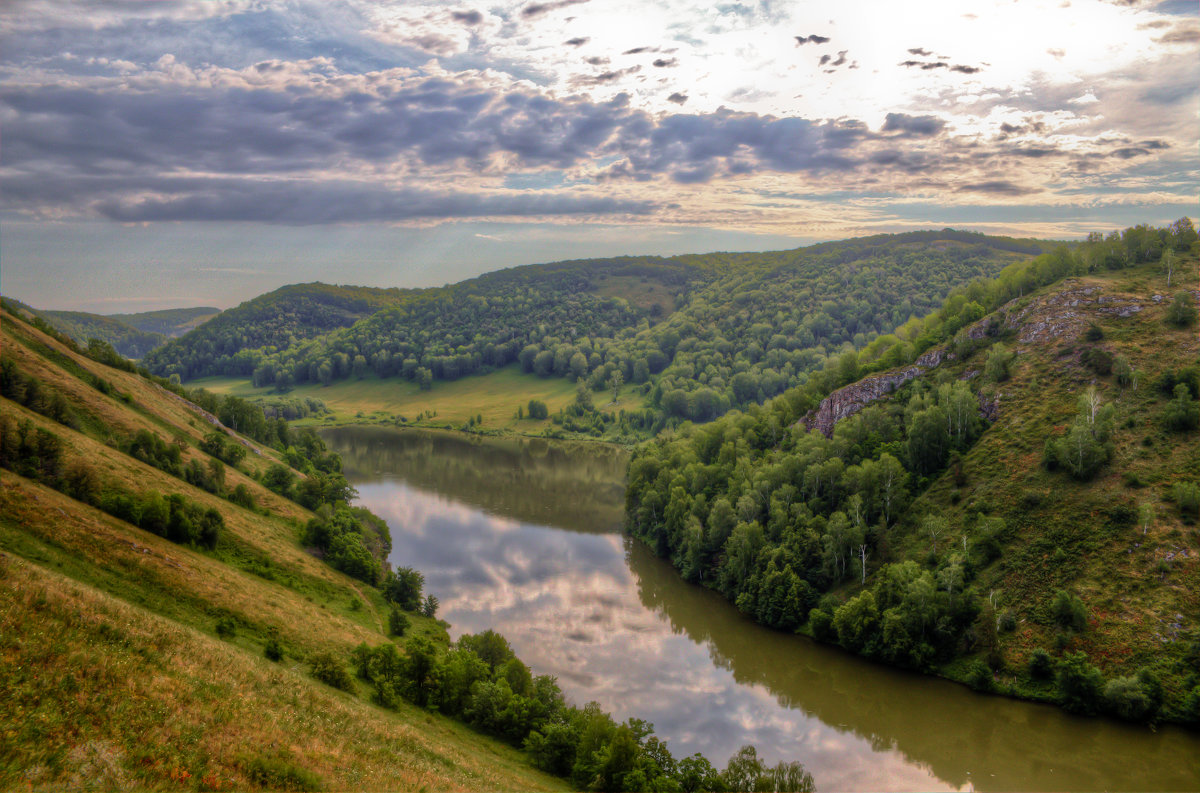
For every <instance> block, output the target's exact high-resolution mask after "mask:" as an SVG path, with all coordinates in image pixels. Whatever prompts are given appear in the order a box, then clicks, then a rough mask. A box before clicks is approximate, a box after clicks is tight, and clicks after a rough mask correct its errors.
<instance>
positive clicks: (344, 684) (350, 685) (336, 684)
mask: <svg viewBox="0 0 1200 793" xmlns="http://www.w3.org/2000/svg"><path fill="white" fill-rule="evenodd" d="M308 665H309V668H310V669H311V670H312V676H313V677H315V678H316V679H317V680H320V681H321V682H322V683H324V684H325V685H327V686H332V687H333V688H336V689H340V690H341V691H353V690H354V680H353V678H351V677H350V673H349V672H347V671H346V666H345V664H343V663H342V662H341V660H339V659H338V658H337V657H336V656H335V655H334V654H333V653H329V652H321V653H316V654H315V655H313V656H312V657H311V658H309V659H308Z"/></svg>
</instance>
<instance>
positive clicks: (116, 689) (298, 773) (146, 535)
mask: <svg viewBox="0 0 1200 793" xmlns="http://www.w3.org/2000/svg"><path fill="white" fill-rule="evenodd" d="M0 325H2V326H3V327H2V332H3V348H4V355H5V357H6V358H7V359H8V360H9V361H10V362H15V364H16V367H17V371H18V372H19V373H20V375H21V376H23V377H27V378H33V379H35V380H36V381H37V382H38V384H39V387H40V389H41V393H42V394H43V395H49V394H56V395H58V396H59V397H61V400H62V402H63V403H65V405H66V411H67V412H66V413H64V414H62V415H64V416H67V417H69V418H68V421H69V423H71V424H74V425H75V427H76V428H72V427H70V426H67V425H64V424H63V423H60V422H59V421H54V420H52V419H51V418H49V417H48V416H46V415H44V414H43V413H42V412H35V411H34V410H31V409H29V408H27V407H25V406H23V405H20V404H17V403H15V402H12V401H10V400H8V399H3V400H0V417H2V418H3V420H4V421H6V422H7V424H6V426H11V425H12V424H13V423H14V422H15V423H19V424H21V425H24V426H26V427H27V428H31V429H33V430H34V431H36V430H42V431H44V433H46V434H53V435H54V436H55V437H57V438H59V439H60V440H61V444H62V458H61V462H60V465H61V466H62V468H63V470H65V471H66V472H67V476H68V478H70V476H71V473H72V472H75V471H78V470H80V469H82V468H83V467H86V468H87V470H89V471H90V472H91V475H92V476H93V477H95V478H96V479H98V480H100V481H103V482H106V483H108V485H109V486H110V487H114V488H118V489H121V490H124V491H126V492H129V493H132V494H138V495H144V494H148V493H152V492H159V493H172V492H174V493H180V494H182V495H184V497H185V498H187V499H188V500H190V501H193V502H195V503H198V504H200V505H201V506H202V507H206V508H207V507H211V508H214V509H217V510H219V511H220V512H221V514H222V516H223V518H224V526H223V531H222V533H221V537H220V539H219V541H218V542H217V544H216V547H215V548H214V549H213V550H211V551H206V550H204V549H203V548H199V547H194V546H190V545H187V544H183V545H181V544H178V543H174V542H170V541H169V540H167V539H165V538H163V537H159V536H155V535H154V534H152V533H150V532H147V531H144V530H142V529H138V528H136V527H134V526H132V525H130V524H129V523H127V522H125V521H122V520H118V519H116V518H114V517H112V516H111V515H108V514H105V513H104V512H103V511H101V510H100V509H97V508H95V507H93V506H91V505H89V504H87V503H84V502H82V501H80V500H78V499H76V498H72V497H69V496H68V495H66V494H65V493H63V492H60V491H58V490H55V489H51V488H50V487H48V486H46V485H45V484H41V483H39V482H38V481H35V480H34V479H30V478H27V477H24V476H19V475H17V474H15V473H13V472H12V471H9V470H4V471H0V482H2V485H3V486H2V488H0V588H2V589H3V590H4V596H3V598H0V602H2V603H3V606H2V607H0V624H2V625H3V628H2V629H0V636H3V637H4V638H3V639H2V640H0V652H3V654H4V657H5V663H4V664H3V665H2V666H3V670H4V671H3V672H0V677H2V678H3V680H2V682H0V686H2V687H3V688H4V690H5V691H6V692H7V694H6V699H7V701H8V702H9V705H10V706H9V707H7V708H5V709H3V710H4V713H3V716H0V721H3V722H4V723H3V724H2V725H0V732H3V734H5V735H7V736H9V740H8V741H6V742H5V744H4V747H5V748H4V749H3V750H2V751H0V786H2V787H5V788H8V787H13V786H17V785H18V784H20V785H25V784H27V783H28V784H31V785H33V787H35V788H55V787H62V786H100V787H105V786H108V787H112V786H117V787H130V786H149V787H162V786H178V785H183V786H184V787H187V788H191V789H196V788H199V789H210V790H211V789H228V788H235V789H236V788H246V787H256V786H262V787H271V788H290V789H309V788H311V787H314V786H320V787H331V788H335V789H339V788H355V787H371V788H387V789H417V788H421V787H425V788H427V789H443V788H444V789H477V788H491V789H525V788H529V789H559V788H561V787H562V783H561V782H558V781H555V780H554V779H552V778H550V777H546V776H544V775H542V774H540V773H539V772H537V771H535V770H534V769H533V768H532V767H530V765H529V763H528V761H527V759H526V758H525V757H523V756H522V755H521V754H520V753H519V752H518V751H516V750H515V749H512V748H510V747H508V746H506V745H504V744H501V743H497V742H495V741H493V740H491V739H489V738H485V737H483V736H481V735H479V734H478V733H475V732H473V731H471V730H469V729H468V728H466V727H465V726H463V725H460V724H457V723H454V722H451V721H449V720H447V719H445V718H443V717H438V716H434V715H432V714H430V713H428V712H424V711H421V710H419V709H417V708H415V707H413V706H409V705H406V704H404V703H400V704H398V705H397V707H396V709H395V710H384V709H381V708H378V707H375V706H373V705H369V704H367V703H366V702H365V701H364V700H363V699H361V698H359V697H356V696H351V695H349V694H346V693H341V692H338V691H335V690H334V689H331V688H329V687H328V686H325V685H323V684H321V683H319V682H317V681H315V680H313V679H312V678H311V677H310V676H309V674H308V666H307V664H306V663H305V660H306V659H307V658H309V657H310V656H311V655H313V654H314V653H317V652H320V651H322V650H326V651H336V652H339V653H344V652H345V651H346V650H347V649H348V648H349V647H351V646H353V645H354V644H357V643H360V642H364V641H365V642H367V643H369V644H379V643H381V642H386V641H387V638H386V633H385V629H386V625H385V623H386V616H387V611H386V609H387V604H386V602H385V601H384V599H383V598H382V596H381V595H380V593H379V591H378V590H376V589H374V588H372V587H367V586H364V585H363V584H361V583H359V582H356V581H354V580H353V579H350V578H348V577H346V576H345V575H343V574H341V573H339V572H337V571H335V570H333V569H331V568H330V567H329V566H328V565H326V564H324V563H322V562H321V561H319V560H318V559H316V558H314V557H313V556H312V555H311V554H309V553H307V552H305V551H304V550H303V548H302V547H301V545H300V542H299V532H300V528H301V527H302V525H303V522H304V521H306V520H307V518H308V517H309V516H311V513H309V512H307V510H304V509H303V508H301V507H300V506H299V505H297V504H295V503H293V502H291V501H289V500H286V499H283V498H280V497H279V496H278V495H276V494H275V493H273V492H271V491H269V490H267V489H266V488H265V487H263V485H262V484H261V483H260V482H258V481H257V480H256V479H255V478H254V477H252V476H250V475H249V474H252V473H254V472H255V471H256V470H258V469H261V468H262V467H263V466H264V465H267V464H272V463H275V462H276V459H275V458H274V454H273V452H270V451H269V450H264V451H263V454H262V456H261V457H260V456H259V455H253V454H252V455H250V459H248V460H247V461H246V462H245V463H243V467H244V469H245V471H244V472H243V471H241V470H236V469H235V468H233V467H232V466H230V467H228V468H227V469H226V477H227V480H226V481H227V486H228V487H230V488H232V487H234V486H235V485H236V484H243V485H245V486H246V487H247V489H248V490H249V491H250V492H251V494H252V495H253V499H254V503H255V507H254V508H252V509H248V508H245V507H241V506H237V505H234V504H232V503H230V502H229V501H227V500H225V499H222V498H220V497H219V496H217V495H216V494H213V493H209V492H205V491H204V490H202V489H200V488H196V487H193V486H190V485H188V484H186V483H184V482H182V481H180V480H179V479H177V478H175V477H172V476H170V475H169V474H167V473H166V472H164V471H162V470H159V469H158V468H155V467H152V466H150V465H147V464H145V463H143V462H141V461H139V460H137V459H134V458H133V457H130V456H129V455H128V454H125V453H123V452H122V451H121V450H120V449H119V448H114V447H119V446H120V439H121V438H123V437H125V436H127V435H129V434H132V433H134V432H136V431H137V430H138V429H150V430H151V431H154V432H156V433H163V434H166V433H169V434H170V436H174V437H176V438H179V439H180V442H181V443H182V444H184V445H186V447H187V449H186V455H185V456H186V457H191V456H193V455H203V453H202V452H200V451H199V450H198V449H197V448H195V444H197V443H198V442H199V441H200V440H201V439H202V438H203V437H204V435H205V434H206V431H207V430H208V429H210V427H208V425H206V423H205V422H204V421H202V420H201V419H200V417H199V416H198V415H197V414H196V413H195V411H194V410H192V409H189V408H188V407H186V406H185V405H184V404H183V403H182V402H180V401H178V400H177V399H175V398H173V396H172V395H170V394H169V393H168V392H166V391H163V390H162V389H159V388H158V387H157V386H154V385H153V384H150V383H147V382H146V381H144V380H143V379H142V378H140V377H138V376H137V375H134V374H130V373H127V372H123V371H119V370H114V369H110V368H108V367H105V366H102V365H100V364H97V363H96V362H94V361H91V360H89V359H88V358H86V357H84V356H82V355H79V354H77V353H75V352H73V351H71V350H69V349H68V348H66V347H64V346H63V345H61V344H58V343H57V342H56V341H55V340H54V339H52V338H50V337H48V336H46V335H44V334H42V333H40V332H39V331H37V330H36V329H34V328H32V327H30V326H27V325H24V324H23V323H20V322H17V321H14V320H13V319H12V318H11V317H10V316H7V315H5V316H4V317H3V321H2V322H0ZM93 378H94V379H96V380H102V381H104V382H107V383H109V384H110V385H111V386H112V391H113V394H115V395H116V396H109V395H106V394H103V393H101V392H100V391H99V390H98V389H96V388H95V387H94V386H92V385H90V384H89V383H88V382H87V381H88V380H89V379H93ZM38 404H39V405H40V406H42V407H44V404H43V403H38ZM11 440H12V436H11V435H8V434H7V432H6V434H5V437H4V439H3V441H4V445H5V447H6V450H5V452H6V459H11V455H12V454H13V453H14V449H13V447H12V443H11ZM256 446H257V444H256ZM254 458H258V459H257V462H252V461H251V460H252V459H254ZM222 621H225V622H224V624H225V625H228V626H232V631H233V633H232V635H230V634H228V633H225V635H224V636H223V637H220V636H217V635H216V634H217V630H218V628H217V626H218V624H219V623H221V622H222ZM410 621H411V622H412V623H413V626H412V628H411V629H410V630H409V631H408V633H407V638H408V639H409V640H412V639H414V638H417V637H428V638H430V639H432V640H434V641H436V642H439V643H443V644H444V643H445V642H446V634H445V630H444V628H443V627H442V626H441V625H439V624H438V623H437V622H436V621H434V620H432V619H427V618H424V617H421V616H420V615H416V614H413V615H410ZM272 639H273V640H275V641H277V642H278V643H279V644H280V646H281V647H282V649H283V652H284V657H283V660H282V662H281V663H272V662H270V661H267V660H265V659H264V658H263V657H262V654H263V648H264V646H265V645H266V644H267V643H268V642H269V641H271V640H272ZM148 736H154V737H153V739H152V740H148Z"/></svg>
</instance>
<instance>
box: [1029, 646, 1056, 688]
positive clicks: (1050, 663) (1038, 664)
mask: <svg viewBox="0 0 1200 793" xmlns="http://www.w3.org/2000/svg"><path fill="white" fill-rule="evenodd" d="M1053 674H1054V659H1053V658H1052V657H1051V656H1050V653H1048V652H1046V651H1045V650H1043V649H1042V648H1041V647H1039V648H1037V649H1036V650H1034V651H1033V653H1032V654H1031V655H1030V656H1029V676H1030V677H1032V678H1033V679H1034V680H1049V679H1050V677H1051V676H1052V675H1053Z"/></svg>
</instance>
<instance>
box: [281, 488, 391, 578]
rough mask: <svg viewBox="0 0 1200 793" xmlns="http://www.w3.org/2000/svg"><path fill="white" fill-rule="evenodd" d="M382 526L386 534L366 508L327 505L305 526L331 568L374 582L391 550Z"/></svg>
mask: <svg viewBox="0 0 1200 793" xmlns="http://www.w3.org/2000/svg"><path fill="white" fill-rule="evenodd" d="M285 470H286V469H285ZM381 527H382V531H383V532H384V533H386V531H387V524H385V523H383V521H381V520H380V519H379V518H377V517H375V516H374V515H372V514H371V513H370V512H369V511H367V510H365V509H362V508H359V507H353V508H352V507H347V506H346V505H344V504H337V505H336V506H330V505H328V504H326V505H324V506H322V507H321V508H320V509H319V510H318V512H317V515H316V517H314V518H312V519H311V520H309V522H308V524H307V525H306V526H305V528H304V542H305V543H306V544H308V545H311V546H313V547H315V548H319V549H320V550H322V551H323V552H324V554H325V561H326V562H328V563H329V565H330V566H331V567H334V568H335V569H337V570H341V571H342V572H343V573H345V574H346V575H348V576H350V577H352V578H357V579H359V580H360V581H365V582H367V583H368V584H375V583H376V582H377V581H378V580H379V576H380V572H381V570H382V564H381V559H384V558H386V557H387V552H388V551H389V550H391V537H390V536H386V537H384V536H381V535H380V530H381ZM385 540H386V541H385ZM385 591H386V590H385Z"/></svg>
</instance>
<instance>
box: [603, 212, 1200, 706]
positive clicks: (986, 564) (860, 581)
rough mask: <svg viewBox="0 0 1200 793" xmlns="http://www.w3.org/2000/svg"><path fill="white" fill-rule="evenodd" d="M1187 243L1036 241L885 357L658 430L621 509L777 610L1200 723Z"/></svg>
mask: <svg viewBox="0 0 1200 793" xmlns="http://www.w3.org/2000/svg"><path fill="white" fill-rule="evenodd" d="M1147 240H1151V241H1154V244H1147ZM1196 253H1197V251H1196V235H1195V232H1194V231H1192V229H1191V226H1190V224H1187V225H1186V226H1184V225H1182V224H1177V227H1173V228H1172V229H1169V230H1168V229H1163V230H1152V229H1148V228H1146V227H1135V228H1133V229H1128V230H1126V233H1125V234H1124V235H1116V236H1115V238H1113V237H1110V238H1108V239H1105V240H1101V239H1093V240H1090V241H1089V242H1088V243H1087V244H1085V245H1082V246H1080V247H1079V248H1077V249H1076V250H1075V251H1073V252H1070V253H1064V252H1056V253H1052V254H1048V255H1043V256H1039V257H1037V258H1035V259H1033V260H1031V261H1029V262H1027V263H1024V264H1022V265H1018V266H1014V267H1013V268H1010V269H1008V270H1006V271H1005V272H1004V273H1003V274H1002V275H1001V276H1000V277H999V278H998V279H996V280H994V281H991V282H980V283H978V284H972V285H970V286H969V287H967V288H966V289H963V290H956V292H955V293H953V294H952V295H951V297H950V298H949V299H948V300H947V301H946V303H945V304H944V306H943V307H942V308H941V309H940V310H939V311H937V312H935V313H933V314H931V315H929V316H928V317H926V318H925V319H924V320H922V321H920V322H916V323H908V324H907V326H906V327H902V328H901V329H899V330H898V331H897V334H896V336H897V340H898V341H899V342H900V346H898V347H896V348H895V350H896V352H895V357H894V358H892V359H891V360H890V361H887V360H886V357H885V358H884V359H875V360H872V359H871V358H869V357H868V356H865V355H863V354H862V353H860V354H858V355H852V354H846V355H844V356H842V357H840V358H838V359H836V360H834V361H831V362H830V365H828V366H827V367H826V368H824V369H823V370H821V371H820V372H819V373H817V374H816V375H815V376H814V377H813V378H811V379H810V380H809V381H808V383H806V384H805V385H804V386H802V387H800V388H797V389H792V390H790V391H788V392H785V393H784V394H783V395H782V396H780V397H779V398H777V399H775V400H773V401H771V402H770V403H769V404H768V405H766V406H764V407H761V408H760V407H752V408H750V409H749V410H747V411H746V412H744V413H743V412H739V411H734V412H732V413H730V414H728V415H726V416H725V417H723V418H721V419H720V420H718V421H715V422H713V423H711V424H707V425H703V426H684V427H682V428H680V430H679V431H677V432H668V433H663V434H662V435H660V436H659V437H658V438H657V439H656V440H655V441H654V442H652V443H650V444H648V445H646V446H645V447H643V448H642V449H640V450H639V451H638V453H637V454H636V456H635V458H634V460H633V461H632V463H631V465H630V479H629V490H628V494H627V521H628V524H629V527H630V530H631V531H632V532H633V533H634V534H635V535H636V536H638V537H640V538H642V539H643V540H644V541H646V542H647V543H648V544H649V545H650V547H651V548H653V549H654V550H655V551H656V552H657V553H658V554H659V555H661V556H663V557H666V558H668V559H670V560H671V561H672V563H673V564H674V565H675V566H676V567H677V568H678V569H679V570H680V572H681V574H682V575H683V576H684V577H685V578H687V579H688V580H689V581H693V582H696V583H700V584H703V585H706V586H710V587H713V588H715V589H717V590H718V591H720V592H721V593H722V594H724V595H725V596H726V597H727V598H729V599H730V600H731V601H733V602H735V603H736V604H737V606H738V608H739V609H741V610H742V611H744V612H746V613H747V614H749V615H751V616H753V617H754V618H755V619H757V620H758V621H760V622H763V623H765V624H768V625H772V626H774V627H777V628H779V629H782V630H788V631H799V632H803V633H807V634H809V635H811V636H814V637H815V638H817V639H820V640H822V641H827V642H832V643H837V644H840V645H841V646H843V647H844V648H846V649H847V650H850V651H852V652H856V653H860V654H862V655H865V656H867V657H870V658H874V659H877V660H879V661H882V662H885V663H889V664H894V665H899V666H905V667H910V668H914V669H918V670H922V671H926V672H932V673H936V674H940V675H944V676H947V677H950V678H953V679H956V680H960V681H963V682H966V683H969V684H970V685H972V686H974V687H976V688H978V689H981V690H989V691H999V692H1003V693H1008V694H1012V695H1015V696H1021V697H1027V698H1032V699H1039V700H1045V701H1051V702H1057V703H1059V704H1061V705H1062V706H1063V707H1065V708H1067V709H1069V710H1073V711H1076V712H1082V713H1098V712H1106V713H1111V714H1113V715H1117V716H1120V717H1123V718H1128V719H1134V720H1155V719H1164V720H1170V721H1179V722H1184V723H1193V724H1194V723H1197V722H1200V675H1198V673H1197V669H1198V667H1197V658H1198V657H1200V623H1198V621H1197V615H1198V614H1200V600H1197V592H1200V534H1198V533H1197V530H1196V528H1195V525H1196V520H1197V517H1198V515H1197V509H1198V507H1197V504H1198V503H1200V446H1198V445H1197V443H1196V441H1197V426H1198V424H1200V401H1198V398H1200V366H1198V365H1197V360H1198V358H1200V344H1198V342H1197V337H1196V330H1195V327H1196V303H1197V291H1196V287H1197V279H1196V270H1197V265H1196ZM1170 260H1173V262H1171V263H1170V264H1169V266H1168V262H1169V261H1170ZM1168 272H1170V273H1171V276H1170V277H1172V279H1173V280H1172V281H1171V283H1170V285H1168V277H1169V276H1168ZM880 363H890V365H884V366H880V365H879V364H880ZM864 375H865V376H864Z"/></svg>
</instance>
